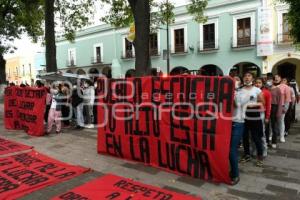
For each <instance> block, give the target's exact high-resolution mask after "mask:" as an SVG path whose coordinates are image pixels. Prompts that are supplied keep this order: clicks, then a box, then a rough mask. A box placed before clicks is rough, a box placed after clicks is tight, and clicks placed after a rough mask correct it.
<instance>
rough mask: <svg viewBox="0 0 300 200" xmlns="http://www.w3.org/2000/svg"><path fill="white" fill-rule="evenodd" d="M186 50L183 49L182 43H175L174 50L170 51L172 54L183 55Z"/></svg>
mask: <svg viewBox="0 0 300 200" xmlns="http://www.w3.org/2000/svg"><path fill="white" fill-rule="evenodd" d="M187 53H188V52H187V51H186V49H185V46H184V45H175V47H174V51H173V52H172V53H171V54H172V55H184V54H187Z"/></svg>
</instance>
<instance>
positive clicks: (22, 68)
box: [5, 57, 36, 85]
mask: <svg viewBox="0 0 300 200" xmlns="http://www.w3.org/2000/svg"><path fill="white" fill-rule="evenodd" d="M30 66H31V67H30ZM5 71H6V80H7V81H9V82H14V83H15V84H18V85H19V84H21V83H28V84H29V85H30V84H32V79H35V76H36V72H35V68H34V59H33V57H14V58H8V59H6V66H5Z"/></svg>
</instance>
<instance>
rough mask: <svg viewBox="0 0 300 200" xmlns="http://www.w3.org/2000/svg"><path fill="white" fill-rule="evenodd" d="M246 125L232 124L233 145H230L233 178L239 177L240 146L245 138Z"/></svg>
mask: <svg viewBox="0 0 300 200" xmlns="http://www.w3.org/2000/svg"><path fill="white" fill-rule="evenodd" d="M244 128H245V125H244V123H237V122H233V123H232V133H231V144H230V155H229V159H230V165H231V177H232V178H236V177H239V152H238V148H239V144H240V142H241V140H242V138H243V134H244Z"/></svg>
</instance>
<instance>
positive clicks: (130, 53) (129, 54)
mask: <svg viewBox="0 0 300 200" xmlns="http://www.w3.org/2000/svg"><path fill="white" fill-rule="evenodd" d="M121 55H122V56H121V58H122V59H133V58H134V57H135V55H134V53H133V50H126V51H125V52H122V53H121Z"/></svg>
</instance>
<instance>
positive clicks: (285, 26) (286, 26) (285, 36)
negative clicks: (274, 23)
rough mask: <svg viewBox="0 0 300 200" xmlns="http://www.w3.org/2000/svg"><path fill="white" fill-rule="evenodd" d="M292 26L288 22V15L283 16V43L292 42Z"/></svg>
mask: <svg viewBox="0 0 300 200" xmlns="http://www.w3.org/2000/svg"><path fill="white" fill-rule="evenodd" d="M290 41H291V38H290V25H289V20H288V14H287V13H283V14H282V42H290Z"/></svg>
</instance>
